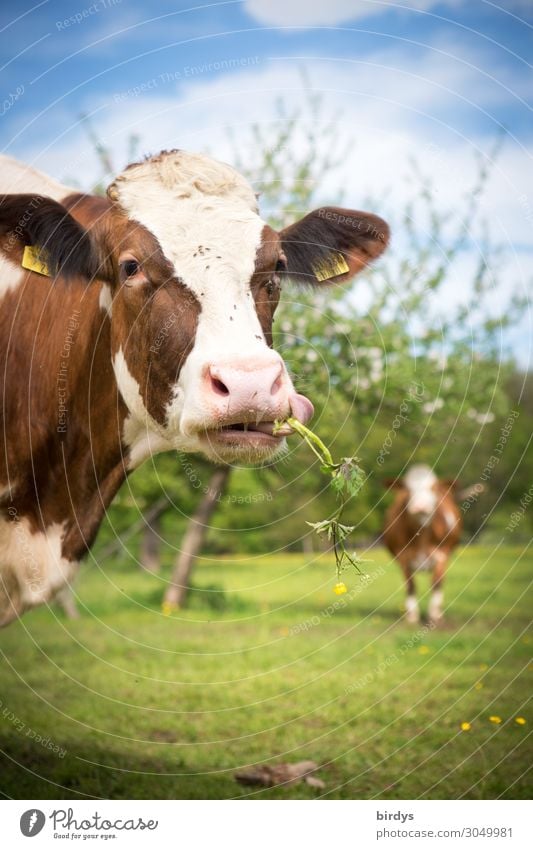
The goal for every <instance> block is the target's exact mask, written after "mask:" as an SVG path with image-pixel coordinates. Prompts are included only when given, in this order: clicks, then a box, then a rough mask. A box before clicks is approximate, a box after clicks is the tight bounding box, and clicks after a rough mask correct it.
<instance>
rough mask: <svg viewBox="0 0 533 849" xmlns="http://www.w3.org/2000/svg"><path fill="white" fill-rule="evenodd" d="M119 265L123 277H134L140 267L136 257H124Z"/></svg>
mask: <svg viewBox="0 0 533 849" xmlns="http://www.w3.org/2000/svg"><path fill="white" fill-rule="evenodd" d="M120 267H121V269H122V271H123V273H124V276H125V277H134V276H135V275H136V274H137V273H138V272H139V271H140V268H141V266H140V265H139V263H138V262H137V260H136V259H126V260H124V262H122V263H121V264H120Z"/></svg>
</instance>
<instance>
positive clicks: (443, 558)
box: [383, 465, 462, 623]
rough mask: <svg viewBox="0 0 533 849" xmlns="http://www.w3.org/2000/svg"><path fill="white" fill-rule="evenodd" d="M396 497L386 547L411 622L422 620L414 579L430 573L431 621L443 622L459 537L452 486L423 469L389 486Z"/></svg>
mask: <svg viewBox="0 0 533 849" xmlns="http://www.w3.org/2000/svg"><path fill="white" fill-rule="evenodd" d="M387 485H388V486H390V487H392V488H394V490H395V493H396V497H395V499H394V502H393V503H392V505H391V506H390V507H389V509H388V510H387V513H386V517H385V529H384V532H383V538H384V541H385V545H386V546H387V548H388V549H389V551H390V552H391V554H393V555H394V557H395V558H396V559H397V560H398V562H399V563H400V566H401V567H402V570H403V573H404V576H405V581H406V584H407V600H406V609H407V610H406V616H407V621H408V622H411V623H416V622H418V621H419V620H420V609H419V606H418V599H417V597H416V588H415V573H416V572H422V571H428V572H430V573H431V598H430V602H429V610H428V618H429V620H430V622H434V623H437V622H439V621H440V620H441V619H442V605H443V592H442V583H443V579H444V573H445V571H446V566H447V565H448V560H449V558H450V554H451V552H452V550H453V549H454V548H455V546H456V545H457V543H458V542H459V538H460V535H461V528H462V522H461V514H460V512H459V509H458V507H457V504H456V503H455V499H454V496H453V489H454V486H455V482H454V481H445V480H439V479H438V478H437V476H436V475H435V473H434V472H433V470H432V469H430V468H429V466H425V465H416V466H412V467H411V468H410V469H409V470H408V472H407V474H406V475H405V476H404V477H403V478H398V479H397V480H394V481H388V482H387Z"/></svg>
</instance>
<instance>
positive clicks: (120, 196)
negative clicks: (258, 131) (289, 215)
mask: <svg viewBox="0 0 533 849" xmlns="http://www.w3.org/2000/svg"><path fill="white" fill-rule="evenodd" d="M110 194H111V197H113V198H114V199H116V200H118V202H119V203H120V205H121V206H122V207H123V208H124V210H125V211H126V212H127V214H128V216H129V217H130V218H132V219H134V220H136V221H139V222H140V223H141V224H142V225H143V226H144V227H146V228H147V229H148V230H149V231H150V232H151V233H152V234H153V235H154V236H155V237H156V239H157V240H158V242H159V244H160V245H161V248H162V250H163V253H164V255H165V257H166V258H167V259H168V260H169V261H170V262H171V263H172V265H173V267H174V270H175V274H176V276H177V277H179V278H180V280H181V281H182V282H183V283H184V284H185V286H187V288H189V289H190V290H191V292H193V293H194V295H195V297H196V298H197V300H198V301H199V303H200V305H201V315H200V318H199V326H198V331H197V339H196V346H197V347H201V348H202V350H206V346H207V349H209V348H214V349H215V350H216V352H217V354H218V355H219V356H220V355H224V349H225V351H226V352H227V353H230V352H234V353H238V354H241V355H242V354H243V353H245V352H246V353H250V345H252V346H253V347H257V346H258V345H259V344H261V346H262V347H264V345H265V341H264V338H263V333H262V330H261V328H260V325H259V320H258V318H257V314H256V310H255V305H254V303H253V298H252V296H251V293H250V291H249V286H248V283H249V281H250V278H251V276H252V274H253V272H254V268H255V260H256V255H257V249H258V248H259V246H260V244H261V234H262V231H263V228H264V226H265V223H264V221H262V220H261V218H260V217H259V215H258V214H257V202H256V198H255V194H254V192H253V189H252V187H251V186H250V185H249V184H248V182H247V181H246V180H245V179H244V177H242V176H241V175H240V174H238V172H237V171H235V170H234V169H233V168H231V167H230V166H229V165H225V164H223V163H221V162H216V161H215V160H213V159H210V158H209V157H207V156H202V155H198V154H189V153H184V152H181V151H176V152H173V153H168V154H161V156H159V157H154V158H153V159H150V160H147V161H146V162H144V163H141V164H140V165H135V166H133V167H132V168H129V169H127V170H126V171H125V172H124V173H123V174H122V175H121V176H120V177H118V178H117V180H116V181H115V183H114V184H113V186H112V187H111V189H110ZM213 337H214V338H213ZM257 337H259V339H258V338H257ZM244 344H246V345H247V347H246V349H245V351H243V347H242V346H243V345H244Z"/></svg>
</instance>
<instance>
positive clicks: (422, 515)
mask: <svg viewBox="0 0 533 849" xmlns="http://www.w3.org/2000/svg"><path fill="white" fill-rule="evenodd" d="M386 485H387V486H388V487H391V488H394V489H397V490H398V491H399V493H400V494H401V496H402V497H403V498H404V509H405V510H406V512H407V514H408V515H409V517H410V518H411V520H412V521H413V522H414V523H415V524H417V525H420V526H422V525H425V524H427V523H428V522H429V521H430V519H431V517H432V516H433V514H434V512H435V510H436V508H437V506H438V505H439V504H440V503H441V501H442V499H443V497H444V496H445V495H446V494H447V493H448V492H450V491H451V490H453V489H454V488H455V487H456V485H457V482H456V481H455V480H439V478H438V477H437V476H436V474H435V472H434V471H433V470H432V469H431V468H430V467H429V466H426V465H424V464H422V463H421V464H417V465H415V466H411V468H410V469H409V470H408V471H407V473H406V474H405V475H404V477H403V478H396V479H392V480H388V481H386Z"/></svg>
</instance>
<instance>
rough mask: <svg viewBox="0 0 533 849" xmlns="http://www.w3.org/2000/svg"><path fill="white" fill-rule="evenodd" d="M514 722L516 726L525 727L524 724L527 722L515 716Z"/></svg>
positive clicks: (521, 717)
mask: <svg viewBox="0 0 533 849" xmlns="http://www.w3.org/2000/svg"><path fill="white" fill-rule="evenodd" d="M514 721H515V722H516V724H517V725H525V724H526V722H527V720H526V719H524V717H523V716H515V720H514Z"/></svg>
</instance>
